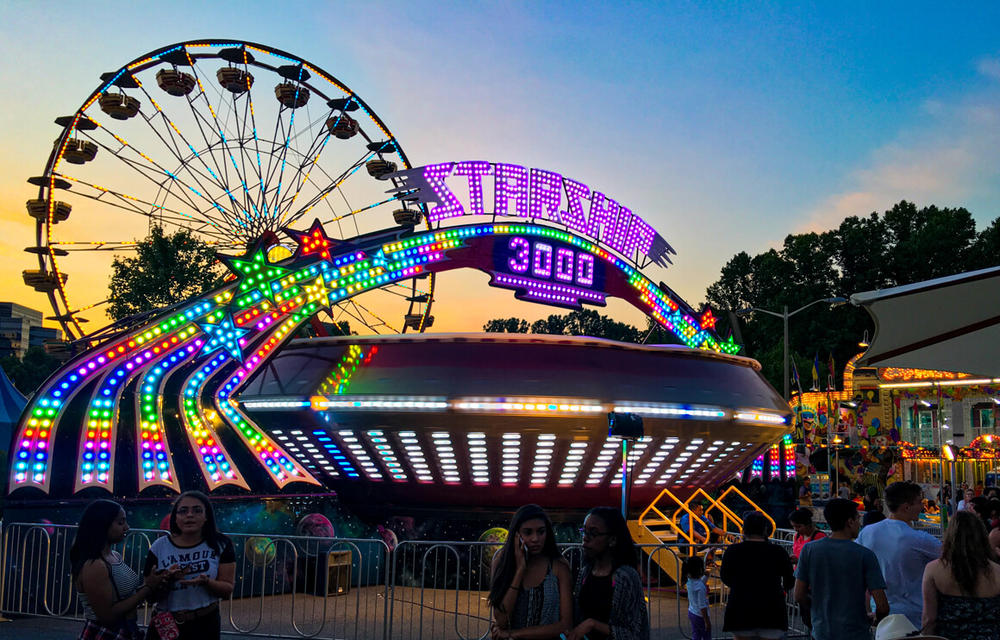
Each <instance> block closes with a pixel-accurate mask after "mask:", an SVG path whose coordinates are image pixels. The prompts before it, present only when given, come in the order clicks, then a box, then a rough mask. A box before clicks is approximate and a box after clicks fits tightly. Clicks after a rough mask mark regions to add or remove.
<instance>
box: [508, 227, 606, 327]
mask: <svg viewBox="0 0 1000 640" xmlns="http://www.w3.org/2000/svg"><path fill="white" fill-rule="evenodd" d="M604 269H605V264H604V262H603V261H601V260H596V259H595V257H594V254H592V253H589V252H587V251H581V250H580V249H579V248H577V247H573V246H571V245H568V244H565V243H563V242H560V241H558V240H555V239H552V238H526V237H524V236H511V237H499V238H497V239H496V241H495V242H494V245H493V271H492V273H493V280H492V281H491V282H490V284H491V285H493V286H497V287H503V288H506V289H513V290H514V291H515V292H516V293H515V297H516V298H518V299H519V300H528V301H531V302H541V303H543V304H551V305H557V306H561V307H567V308H571V309H579V308H580V306H581V302H587V303H590V304H595V305H599V306H604V305H605V302H606V301H605V295H604V293H603V289H604Z"/></svg>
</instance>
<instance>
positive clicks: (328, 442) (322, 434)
mask: <svg viewBox="0 0 1000 640" xmlns="http://www.w3.org/2000/svg"><path fill="white" fill-rule="evenodd" d="M313 437H314V438H316V442H318V443H319V445H320V446H321V447H323V448H324V449H326V456H327V459H328V460H329V459H333V462H334V463H335V464H336V465H337V466H339V467H340V472H341V473H343V474H344V475H345V476H347V477H348V478H352V479H353V478H359V477H361V476H360V474H359V473H358V470H357V469H355V468H354V465H353V464H351V461H350V459H348V457H347V456H346V455H345V454H344V452H343V451H341V450H340V447H338V446H337V444H336V443H335V442H334V440H333V438H332V437H331V434H330V433H328V432H326V431H324V430H322V429H317V430H315V431H313ZM324 468H326V467H324ZM327 470H328V471H329V469H327ZM333 475H339V474H333Z"/></svg>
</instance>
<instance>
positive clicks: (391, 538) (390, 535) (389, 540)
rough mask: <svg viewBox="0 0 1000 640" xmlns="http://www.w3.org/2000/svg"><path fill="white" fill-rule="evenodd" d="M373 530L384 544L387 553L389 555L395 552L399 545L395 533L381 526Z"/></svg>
mask: <svg viewBox="0 0 1000 640" xmlns="http://www.w3.org/2000/svg"><path fill="white" fill-rule="evenodd" d="M375 529H376V530H377V531H378V534H379V536H380V537H381V538H382V542H384V543H385V546H386V548H387V549H389V552H390V553H391V552H392V551H393V550H395V549H396V547H397V546H398V545H399V538H398V537H397V536H396V532H395V531H393V530H392V529H389V528H388V527H384V526H382V525H378V526H377V527H375Z"/></svg>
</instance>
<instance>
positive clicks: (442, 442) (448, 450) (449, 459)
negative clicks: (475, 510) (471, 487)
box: [431, 431, 462, 484]
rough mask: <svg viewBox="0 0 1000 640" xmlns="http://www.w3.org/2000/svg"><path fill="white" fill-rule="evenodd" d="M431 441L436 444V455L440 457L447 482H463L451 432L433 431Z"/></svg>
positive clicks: (442, 471)
mask: <svg viewBox="0 0 1000 640" xmlns="http://www.w3.org/2000/svg"><path fill="white" fill-rule="evenodd" d="M431 442H432V444H433V445H434V456H435V457H436V458H437V459H438V466H439V468H440V472H441V477H442V478H444V481H445V483H446V484H455V483H458V482H461V480H462V479H461V478H460V477H459V475H458V461H457V459H456V458H455V447H454V446H453V445H452V442H451V434H449V433H448V432H447V431H435V432H433V433H431Z"/></svg>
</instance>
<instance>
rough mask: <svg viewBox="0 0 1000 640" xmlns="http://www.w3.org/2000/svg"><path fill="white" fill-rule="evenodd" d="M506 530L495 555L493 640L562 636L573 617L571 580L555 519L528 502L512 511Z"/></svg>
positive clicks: (493, 566)
mask: <svg viewBox="0 0 1000 640" xmlns="http://www.w3.org/2000/svg"><path fill="white" fill-rule="evenodd" d="M508 532H509V533H508V534H507V541H506V542H504V545H503V546H502V547H501V548H500V550H499V551H497V553H496V555H494V556H493V563H492V579H491V580H490V594H489V597H488V600H489V603H490V607H491V608H492V609H493V618H494V620H495V624H494V625H493V628H492V629H491V636H492V639H493V640H507V639H508V638H535V639H538V640H542V639H545V638H558V637H559V634H560V633H562V632H563V631H565V630H566V629H568V628H569V626H570V624H571V622H572V620H573V615H572V605H573V601H572V592H571V591H570V589H571V582H572V581H571V578H570V573H569V564H568V563H567V562H566V560H564V559H563V557H562V556H561V555H560V554H559V549H558V548H557V547H556V539H555V532H554V531H553V530H552V521H551V520H549V516H548V514H546V513H545V511H544V510H543V509H542V508H541V507H539V506H538V505H536V504H528V505H524V506H523V507H521V508H520V509H518V510H517V511H516V512H515V513H514V516H513V517H512V518H511V520H510V528H509V529H508Z"/></svg>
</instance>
